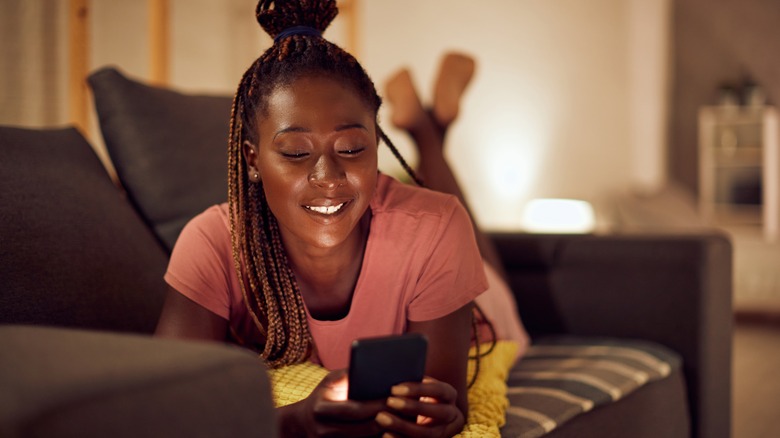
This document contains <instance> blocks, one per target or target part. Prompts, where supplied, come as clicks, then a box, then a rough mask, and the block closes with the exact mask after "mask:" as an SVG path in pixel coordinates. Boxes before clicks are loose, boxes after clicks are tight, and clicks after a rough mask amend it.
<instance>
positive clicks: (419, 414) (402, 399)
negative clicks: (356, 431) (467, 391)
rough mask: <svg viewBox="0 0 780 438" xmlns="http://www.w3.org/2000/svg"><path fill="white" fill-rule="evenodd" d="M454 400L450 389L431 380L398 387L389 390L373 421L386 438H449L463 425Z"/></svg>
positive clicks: (451, 388) (452, 391) (430, 378)
mask: <svg viewBox="0 0 780 438" xmlns="http://www.w3.org/2000/svg"><path fill="white" fill-rule="evenodd" d="M457 400H458V392H457V391H456V390H455V388H453V387H452V385H450V384H448V383H445V382H442V381H439V380H436V379H434V378H432V377H426V378H425V379H424V380H423V381H422V383H402V384H400V385H396V386H394V387H393V389H392V396H391V397H389V398H388V399H387V406H386V407H385V409H384V410H383V411H382V412H380V413H379V414H378V415H377V416H376V421H377V423H379V424H380V425H381V426H382V428H383V429H384V430H385V431H386V432H387V433H388V434H389V436H404V437H451V436H453V435H455V434H457V433H458V432H460V431H461V429H463V426H464V425H465V424H466V420H465V418H464V417H463V412H461V410H460V409H459V408H458V406H457V404H456V402H457ZM385 436H387V434H386V435H385Z"/></svg>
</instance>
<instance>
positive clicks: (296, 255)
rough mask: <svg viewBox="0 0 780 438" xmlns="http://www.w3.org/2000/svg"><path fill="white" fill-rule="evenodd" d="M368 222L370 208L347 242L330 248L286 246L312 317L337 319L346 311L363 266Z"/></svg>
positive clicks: (369, 219) (344, 314) (369, 220)
mask: <svg viewBox="0 0 780 438" xmlns="http://www.w3.org/2000/svg"><path fill="white" fill-rule="evenodd" d="M370 223H371V211H370V209H369V210H368V211H366V214H365V215H364V216H363V219H362V220H361V221H360V223H359V224H358V226H357V227H355V230H354V231H353V232H352V233H351V234H350V236H349V237H348V238H347V240H345V241H344V242H342V243H341V244H340V245H337V246H334V247H330V248H310V247H306V248H300V247H295V246H288V245H287V244H285V250H286V251H287V258H288V260H289V262H290V265H291V267H292V269H293V272H294V273H295V278H296V280H297V281H298V287H299V288H300V290H301V295H302V296H303V299H304V302H305V303H306V307H307V308H308V310H309V313H310V314H311V315H312V316H313V317H314V318H316V319H340V318H341V317H343V316H346V314H347V313H348V312H349V307H350V304H351V302H352V293H353V292H354V290H355V285H356V284H357V280H358V277H359V276H360V269H361V267H362V264H363V254H364V253H365V248H366V243H367V242H368V232H369V228H370Z"/></svg>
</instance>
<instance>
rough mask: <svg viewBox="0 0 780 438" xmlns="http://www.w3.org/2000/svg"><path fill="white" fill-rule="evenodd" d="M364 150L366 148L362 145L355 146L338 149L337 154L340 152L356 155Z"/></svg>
mask: <svg viewBox="0 0 780 438" xmlns="http://www.w3.org/2000/svg"><path fill="white" fill-rule="evenodd" d="M364 150H366V148H364V147H356V148H352V149H344V150H340V151H339V154H341V155H357V154H359V153H361V152H363V151H364Z"/></svg>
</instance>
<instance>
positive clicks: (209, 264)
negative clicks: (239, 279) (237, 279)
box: [164, 207, 235, 319]
mask: <svg viewBox="0 0 780 438" xmlns="http://www.w3.org/2000/svg"><path fill="white" fill-rule="evenodd" d="M230 254H231V244H230V231H229V230H228V229H227V227H226V226H225V223H224V219H223V218H222V217H221V213H220V210H219V207H212V208H210V209H208V210H206V211H205V212H203V213H201V214H200V215H198V216H196V217H195V218H193V219H192V220H191V221H190V222H189V223H187V225H186V226H185V227H184V229H183V230H182V232H181V234H180V235H179V238H178V239H177V241H176V245H175V246H174V248H173V252H172V253H171V259H170V261H169V262H168V270H167V271H166V273H165V277H164V278H165V281H166V282H167V283H168V284H169V285H170V286H171V287H173V288H174V289H176V290H177V291H178V292H179V293H181V294H182V295H184V296H186V297H187V298H189V299H191V300H192V301H195V302H196V303H198V304H200V305H201V306H203V307H204V308H206V309H208V310H210V311H211V312H213V313H215V314H216V315H218V316H220V317H222V318H225V319H229V317H230V302H231V299H230V298H231V296H230V277H229V276H230V275H235V274H234V273H233V271H234V269H233V266H232V257H231V255H230Z"/></svg>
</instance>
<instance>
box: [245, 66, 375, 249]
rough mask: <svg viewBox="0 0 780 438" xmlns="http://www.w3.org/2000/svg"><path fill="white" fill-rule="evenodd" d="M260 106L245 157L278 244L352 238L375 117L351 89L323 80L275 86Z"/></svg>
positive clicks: (367, 177) (368, 175)
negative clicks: (279, 234)
mask: <svg viewBox="0 0 780 438" xmlns="http://www.w3.org/2000/svg"><path fill="white" fill-rule="evenodd" d="M267 108H268V111H267V114H266V116H265V117H260V119H259V123H258V145H257V146H253V145H249V144H247V145H245V147H244V152H245V154H246V157H247V162H248V163H249V167H250V168H249V175H250V179H253V178H254V175H253V174H254V173H255V171H256V172H257V173H258V174H259V179H260V180H262V182H263V187H264V190H265V195H266V198H267V200H268V205H269V207H270V208H271V211H272V212H273V214H274V216H276V219H277V220H278V222H279V226H280V229H281V232H282V238H283V239H284V241H285V245H286V246H287V247H288V248H289V247H290V245H295V246H300V245H303V247H304V248H312V247H313V248H332V247H335V246H338V245H339V244H341V243H343V242H345V241H346V240H347V239H348V238H349V237H350V236H352V237H353V238H354V237H358V236H359V230H358V227H357V225H358V223H359V222H360V220H361V218H362V217H363V215H364V214H365V213H366V211H367V209H368V204H369V201H370V200H371V198H372V196H373V194H374V190H375V187H376V180H377V133H376V125H375V114H374V113H373V112H372V111H371V109H370V108H368V106H367V105H366V104H365V103H364V102H363V101H362V100H361V99H360V98H359V96H358V94H357V93H355V92H353V91H352V90H351V89H350V88H347V87H346V86H344V85H342V84H340V83H339V82H338V81H336V80H333V79H329V78H322V77H302V78H300V79H297V80H296V81H294V82H293V83H292V84H291V85H290V86H286V87H281V88H278V89H277V90H275V91H274V92H273V93H272V94H271V96H270V97H269V99H268V107H267Z"/></svg>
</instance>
